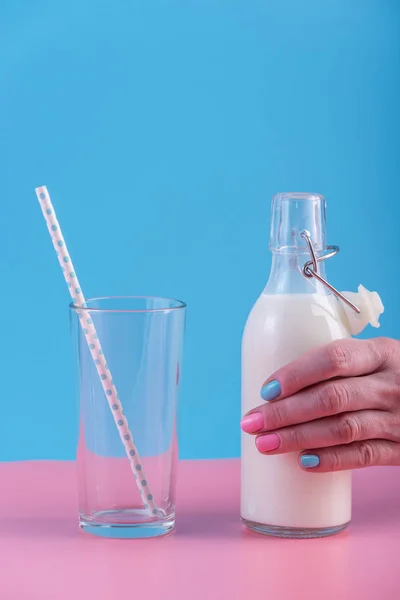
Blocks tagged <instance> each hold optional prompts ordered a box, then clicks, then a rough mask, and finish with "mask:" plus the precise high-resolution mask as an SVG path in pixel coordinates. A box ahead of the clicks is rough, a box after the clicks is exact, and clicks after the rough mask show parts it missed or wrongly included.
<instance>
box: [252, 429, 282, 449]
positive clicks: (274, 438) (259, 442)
mask: <svg viewBox="0 0 400 600" xmlns="http://www.w3.org/2000/svg"><path fill="white" fill-rule="evenodd" d="M280 445H281V439H280V437H279V435H278V434H276V433H269V434H268V435H260V436H259V437H258V438H257V439H256V446H257V450H258V451H259V452H270V451H271V450H276V449H277V448H279V446H280Z"/></svg>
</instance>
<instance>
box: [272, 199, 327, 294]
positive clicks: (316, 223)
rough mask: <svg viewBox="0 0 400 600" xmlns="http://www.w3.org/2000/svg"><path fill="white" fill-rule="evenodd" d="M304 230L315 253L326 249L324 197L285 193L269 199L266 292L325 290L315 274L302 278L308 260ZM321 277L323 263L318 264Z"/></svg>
mask: <svg viewBox="0 0 400 600" xmlns="http://www.w3.org/2000/svg"><path fill="white" fill-rule="evenodd" d="M304 232H307V234H308V236H309V238H310V239H311V243H312V246H313V249H314V252H315V254H316V256H320V255H321V254H323V253H324V251H325V250H326V233H325V198H324V197H323V196H321V195H320V194H310V193H307V192H304V193H303V192H288V193H283V194H277V195H276V196H274V198H273V200H272V210H271V236H270V249H271V251H272V254H273V259H272V267H271V273H270V277H269V280H268V283H267V285H266V288H265V290H264V292H265V293H266V294H316V293H318V294H323V295H326V293H327V289H326V287H325V286H324V285H323V284H321V283H320V282H319V281H318V280H317V279H316V278H315V277H311V278H308V277H305V275H304V274H303V267H304V265H305V263H306V262H308V261H309V260H310V259H311V255H310V249H309V247H308V244H307V241H306V239H305V237H304V235H303V233H304ZM318 273H319V274H320V275H321V276H322V277H323V278H324V279H325V278H326V276H325V263H324V262H320V263H319V264H318Z"/></svg>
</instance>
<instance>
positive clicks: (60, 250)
mask: <svg viewBox="0 0 400 600" xmlns="http://www.w3.org/2000/svg"><path fill="white" fill-rule="evenodd" d="M36 195H37V198H38V200H39V203H40V206H41V209H42V212H43V216H44V218H45V220H46V223H47V227H48V229H49V233H50V236H51V239H52V241H53V244H54V248H55V250H56V253H57V257H58V260H59V263H60V265H61V268H62V270H63V272H64V277H65V280H66V282H67V284H68V288H69V292H70V294H71V298H72V301H73V303H74V305H76V307H77V309H76V310H77V313H78V315H79V319H80V324H81V327H82V331H83V333H84V335H85V338H86V341H87V344H88V347H89V350H90V354H91V356H92V358H93V361H94V364H95V365H96V369H97V372H98V374H99V378H100V381H101V385H102V387H103V390H104V393H105V396H106V399H107V402H108V405H109V407H110V410H111V413H112V416H113V419H114V421H115V424H116V426H117V428H118V432H119V435H120V438H121V441H122V443H123V445H124V448H125V452H126V455H127V457H128V460H129V463H130V466H131V469H132V472H133V474H134V477H135V480H136V485H137V487H138V489H139V492H140V494H141V497H142V499H147V502H146V503H144V504H143V505H144V507H145V508H146V510H147V511H148V512H149V513H150V514H151V515H157V514H158V510H157V507H156V505H155V503H154V501H153V495H152V494H151V492H150V488H149V486H148V484H147V480H146V477H145V475H144V469H143V465H142V463H141V460H140V457H139V453H138V451H137V448H136V446H135V443H134V441H133V438H132V434H131V432H130V430H129V425H128V420H127V418H126V416H125V415H124V414H123V408H122V405H121V403H120V401H119V398H118V393H117V390H116V387H115V385H114V384H113V382H112V377H111V373H110V371H109V369H108V367H107V363H106V358H105V356H104V353H103V350H102V349H101V345H100V341H99V338H98V335H97V333H96V329H95V327H94V324H93V320H92V318H91V316H90V313H89V311H88V310H82V311H80V310H79V307H82V308H84V309H86V308H87V304H86V301H85V297H84V295H83V293H82V288H81V287H80V285H79V282H78V278H77V276H76V273H75V271H74V267H73V265H72V261H71V257H70V255H69V253H68V250H67V246H66V244H65V241H64V238H63V235H62V232H61V229H60V226H59V224H58V221H57V217H56V215H55V212H54V208H53V205H52V203H51V200H50V196H49V193H48V191H47V188H46V187H45V186H42V187H38V188H36ZM139 471H140V477H139V476H138V472H139Z"/></svg>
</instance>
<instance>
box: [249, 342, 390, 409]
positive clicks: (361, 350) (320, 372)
mask: <svg viewBox="0 0 400 600" xmlns="http://www.w3.org/2000/svg"><path fill="white" fill-rule="evenodd" d="M385 360H386V355H385V346H384V344H382V343H381V340H380V339H375V340H355V339H351V338H350V339H344V340H337V341H335V342H332V343H331V344H328V345H327V346H322V347H319V348H314V349H313V350H310V351H309V352H307V353H305V354H303V356H300V358H298V359H297V360H295V361H294V362H291V363H289V364H288V365H286V366H284V367H282V368H281V369H279V370H278V371H275V373H273V374H272V375H271V377H269V378H268V379H267V381H266V382H265V384H264V385H263V387H262V391H261V396H262V397H263V398H264V399H270V398H269V396H271V394H270V392H269V390H270V389H271V388H272V387H274V388H275V389H276V388H278V389H280V393H279V396H276V395H275V394H274V396H275V397H273V398H271V400H272V399H273V400H279V399H281V398H286V397H288V396H292V395H293V394H296V393H297V392H299V391H300V390H302V389H304V388H307V387H309V386H311V385H315V384H316V383H319V382H322V381H326V380H327V379H333V378H334V377H358V376H360V375H366V374H368V373H372V372H374V371H376V370H377V369H379V368H380V367H381V366H382V365H383V363H384V362H385ZM276 382H278V383H279V386H278V385H277V383H276Z"/></svg>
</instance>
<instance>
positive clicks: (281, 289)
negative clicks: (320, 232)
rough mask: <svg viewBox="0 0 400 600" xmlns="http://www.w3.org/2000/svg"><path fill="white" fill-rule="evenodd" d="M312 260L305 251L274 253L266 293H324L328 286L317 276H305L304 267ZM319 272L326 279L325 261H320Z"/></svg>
mask: <svg viewBox="0 0 400 600" xmlns="http://www.w3.org/2000/svg"><path fill="white" fill-rule="evenodd" d="M309 260H310V255H309V254H305V253H292V252H287V253H282V252H273V253H272V264H271V272H270V275H269V279H268V282H267V285H266V286H265V289H264V294H323V295H326V294H327V293H329V292H328V290H327V288H326V287H325V286H324V285H323V284H321V283H320V282H319V281H318V280H317V279H315V277H311V278H308V277H305V276H304V275H303V267H304V265H305V263H306V262H308V261H309ZM318 274H319V275H321V276H322V277H323V278H324V279H326V274H325V263H324V262H321V263H318Z"/></svg>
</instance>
